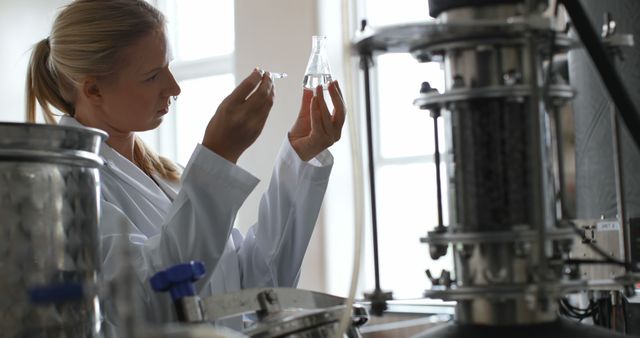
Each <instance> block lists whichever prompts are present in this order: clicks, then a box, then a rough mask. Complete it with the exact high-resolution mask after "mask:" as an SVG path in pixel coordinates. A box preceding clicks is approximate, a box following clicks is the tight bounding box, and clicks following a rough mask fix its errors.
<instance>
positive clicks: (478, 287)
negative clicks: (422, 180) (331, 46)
mask: <svg viewBox="0 0 640 338" xmlns="http://www.w3.org/2000/svg"><path fill="white" fill-rule="evenodd" d="M560 2H561V3H562V4H563V6H564V8H565V9H566V11H567V13H568V14H569V16H570V18H571V23H572V25H573V27H574V28H575V31H572V32H573V33H571V34H569V30H567V29H565V28H566V27H565V26H560V25H559V22H558V20H557V14H556V16H554V15H544V14H543V13H544V12H545V11H549V10H551V11H552V12H553V10H554V9H555V11H556V13H557V10H558V9H557V8H549V6H548V3H547V1H539V0H527V1H518V0H483V1H466V0H430V1H429V6H430V7H429V8H430V12H431V15H432V16H434V17H437V21H436V22H434V23H418V24H406V25H398V26H388V27H383V28H380V29H378V30H375V29H373V30H370V33H367V34H366V35H364V36H362V37H361V38H359V39H358V41H356V42H355V44H354V49H355V50H356V51H357V53H358V55H359V56H360V60H361V62H360V65H361V68H362V70H363V73H364V84H365V97H366V100H365V104H366V112H367V125H368V126H369V130H368V135H367V136H368V140H369V146H370V147H371V144H372V142H371V130H370V125H371V109H370V106H371V105H370V97H369V91H370V88H369V87H370V83H369V77H370V75H369V72H370V70H371V67H373V56H374V55H377V54H380V53H393V52H402V53H411V54H412V55H413V56H414V57H415V58H416V59H417V60H418V62H427V61H438V62H441V63H442V64H443V67H444V70H445V86H446V89H445V92H444V93H438V92H437V91H436V90H434V89H432V88H431V86H430V85H429V84H428V83H423V85H422V88H420V95H419V96H418V98H416V99H415V101H414V105H416V106H418V107H420V108H421V109H425V110H427V111H429V112H430V114H431V117H433V119H434V120H436V119H438V118H444V119H445V131H444V132H445V136H446V139H447V149H446V153H447V155H448V156H447V158H448V159H449V162H448V163H447V167H448V174H449V175H448V176H449V178H450V182H451V183H450V186H453V187H452V188H450V191H449V196H448V198H449V201H450V205H452V209H451V212H450V213H449V214H450V215H452V216H451V219H450V225H449V226H445V225H444V224H443V221H442V217H441V215H442V210H441V203H440V199H442V198H446V197H445V196H442V194H441V192H440V188H439V187H440V181H439V180H440V174H439V172H438V171H439V168H440V165H439V164H440V163H439V161H440V150H439V145H438V127H437V123H434V126H435V127H434V128H435V145H436V147H435V149H436V154H435V159H436V163H435V165H436V180H437V182H438V184H437V186H438V198H439V203H438V211H439V215H440V217H439V224H438V225H437V226H436V227H435V229H434V230H433V231H430V232H429V233H428V235H427V236H426V237H425V238H422V239H421V241H422V242H423V243H426V244H427V245H428V246H429V252H430V255H431V257H432V258H433V259H437V258H439V257H442V256H443V255H444V254H445V253H446V252H447V250H449V249H450V250H453V254H454V259H455V271H454V272H453V273H451V272H448V271H444V272H443V273H442V275H441V276H433V274H432V273H431V272H430V271H428V272H427V274H428V277H429V278H430V279H431V281H432V285H433V287H432V288H431V289H429V290H427V291H425V296H426V297H430V298H441V299H444V300H454V301H456V302H457V305H456V320H455V323H453V324H450V325H448V326H445V327H444V328H441V329H438V330H436V331H433V332H427V333H425V334H424V336H425V337H459V336H479V337H485V336H487V337H489V336H490V337H511V336H516V335H517V336H521V337H540V336H543V335H544V336H551V337H556V336H557V337H565V336H580V337H605V336H606V337H609V336H612V335H613V333H611V332H609V331H606V330H603V329H600V328H597V327H585V326H576V325H573V324H569V323H568V322H566V321H561V320H559V312H560V309H559V304H560V305H562V304H563V303H561V302H559V301H560V300H561V299H562V300H564V297H565V295H567V294H570V293H572V292H578V291H581V290H590V289H594V287H595V288H599V289H602V290H612V291H615V292H617V293H618V295H621V294H622V293H626V294H628V295H630V294H632V293H633V282H634V280H635V279H636V278H637V276H636V274H635V272H636V271H637V266H636V264H635V263H634V262H633V260H632V257H631V252H632V245H631V243H632V241H631V238H632V237H631V236H632V234H631V231H630V222H629V221H628V219H627V218H626V216H625V213H624V199H623V197H624V193H623V189H622V183H621V177H622V173H621V170H620V163H621V162H620V148H619V145H617V144H616V140H619V138H618V137H619V136H618V132H617V131H616V129H615V127H616V126H617V121H618V115H617V114H615V111H616V110H615V109H614V110H612V111H613V112H614V115H613V117H612V121H614V123H612V126H613V127H614V129H613V135H614V136H613V140H614V141H613V148H609V151H610V152H612V153H614V155H615V159H614V161H610V162H608V163H609V164H610V165H611V167H615V169H616V170H615V177H616V182H610V183H612V184H611V189H613V191H615V192H616V193H615V194H614V196H615V195H617V196H618V200H617V204H618V217H619V218H618V219H614V220H613V222H609V223H606V222H599V221H598V220H593V219H591V220H576V219H575V218H574V217H572V216H571V215H570V213H569V212H568V211H567V206H566V205H565V202H566V198H567V197H566V196H567V193H566V191H564V189H565V187H566V185H565V183H564V161H563V151H565V149H563V145H562V142H561V133H562V130H563V128H562V121H563V119H562V114H563V106H565V105H566V104H567V103H569V102H570V101H571V100H572V99H573V98H574V96H575V95H576V91H575V89H574V88H573V87H572V86H571V85H570V84H569V83H568V82H567V79H566V78H563V77H562V76H559V75H558V74H557V73H556V72H555V71H554V67H553V66H554V61H555V57H556V56H558V55H566V54H567V53H568V52H570V51H573V50H579V49H584V50H586V51H587V52H588V56H589V58H588V59H592V60H593V61H594V62H595V63H596V66H597V69H598V72H599V75H600V78H601V79H602V82H603V83H604V84H605V88H606V89H607V91H608V93H609V94H610V96H611V97H612V102H613V104H614V105H615V108H617V110H618V111H619V112H620V114H621V115H620V116H621V119H622V121H624V124H625V125H626V126H627V127H628V128H629V130H631V135H632V137H633V140H635V141H636V142H635V144H633V143H632V145H633V146H635V149H636V151H637V149H640V147H639V146H640V142H638V141H639V140H640V136H638V135H637V129H635V127H638V126H640V124H638V121H640V116H639V115H637V112H636V111H635V108H634V105H633V103H632V102H631V100H630V97H629V96H628V94H627V92H626V91H625V88H624V87H623V86H622V83H621V81H620V78H619V77H617V76H616V74H617V73H616V71H615V68H613V66H612V64H611V62H610V59H611V58H612V56H611V53H610V51H611V49H612V48H615V49H619V48H620V47H624V46H629V45H631V44H632V43H633V40H632V37H629V36H615V37H613V35H612V34H611V33H613V30H612V29H611V28H612V25H611V24H610V23H608V25H606V26H605V27H608V28H609V30H608V33H607V34H605V35H606V36H605V38H606V39H604V41H600V40H601V38H600V36H598V35H595V31H594V30H593V28H592V27H591V25H590V23H589V22H588V19H587V17H586V14H585V12H584V9H583V7H582V5H581V4H580V2H578V1H577V0H565V1H560ZM600 5H601V6H606V5H604V4H602V3H600ZM365 24H366V23H365ZM363 31H364V28H363ZM605 46H606V48H605ZM586 61H587V58H585V57H584V56H583V60H582V61H581V62H586ZM590 80H595V81H600V79H593V78H592V79H590ZM583 84H584V83H583ZM579 94H580V95H585V93H579ZM586 95H588V94H586ZM623 111H624V112H623ZM580 113H582V112H581V111H576V114H580ZM370 161H371V158H370ZM370 168H372V166H370ZM369 174H370V176H371V187H372V188H371V190H372V204H373V205H374V206H375V196H374V193H375V185H374V179H373V174H374V173H373V170H371V171H370V172H369ZM621 199H622V201H621ZM613 203H615V201H614V202H613ZM373 210H374V213H375V208H373ZM608 217H614V218H615V217H616V215H615V214H613V215H610V216H608ZM375 223H376V222H375V214H374V215H373V225H374V240H375V232H376V224H375ZM606 224H608V226H609V229H608V230H616V231H614V232H611V235H610V237H611V236H613V237H611V238H612V241H611V243H615V244H614V246H612V247H606V248H605V249H603V248H602V247H600V246H599V245H601V243H604V242H605V241H604V240H602V241H598V240H596V239H595V238H593V239H591V240H589V239H588V238H587V237H588V236H590V234H589V231H590V230H592V229H595V230H598V229H604V227H606V226H607V225H606ZM592 233H595V232H593V231H592ZM576 235H577V236H576ZM576 238H579V240H578V242H579V243H580V244H578V245H574V241H575V240H576ZM374 245H375V244H374ZM613 248H619V249H620V250H614V251H615V253H613V252H612V250H613ZM374 252H375V248H374ZM376 261H377V260H376ZM586 266H599V267H607V268H604V269H605V270H606V271H607V274H606V276H605V278H602V279H601V280H599V281H597V282H595V283H594V281H593V279H589V278H588V277H590V276H589V274H582V275H581V273H580V272H579V271H581V270H579V268H583V270H582V271H591V270H590V269H588V268H587V269H585V268H584V267H586ZM612 266H613V267H614V269H612V268H611V267H612ZM584 277H587V278H584ZM607 295H608V294H607ZM386 298H387V297H385V292H383V291H382V290H381V289H380V287H379V283H378V282H377V283H376V290H375V291H374V292H373V293H371V294H370V299H371V300H372V302H373V303H374V305H373V307H372V308H373V309H374V313H375V312H377V313H381V312H382V310H384V308H385V306H384V302H385V300H386ZM376 309H377V310H378V311H375V310H376Z"/></svg>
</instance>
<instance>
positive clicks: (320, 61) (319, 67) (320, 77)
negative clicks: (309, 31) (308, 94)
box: [303, 35, 331, 89]
mask: <svg viewBox="0 0 640 338" xmlns="http://www.w3.org/2000/svg"><path fill="white" fill-rule="evenodd" d="M311 39H312V40H311V47H312V49H311V55H310V56H309V63H308V64H307V70H306V71H305V72H304V80H303V86H304V88H308V89H315V88H316V87H317V86H319V85H321V86H322V87H323V88H324V89H327V86H328V85H329V82H331V67H329V58H328V57H327V47H326V45H327V37H326V36H319V35H314V36H312V37H311Z"/></svg>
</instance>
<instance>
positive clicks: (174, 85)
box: [166, 71, 181, 96]
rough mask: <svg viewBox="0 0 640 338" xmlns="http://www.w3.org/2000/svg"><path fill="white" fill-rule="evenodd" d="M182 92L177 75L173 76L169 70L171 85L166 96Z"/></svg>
mask: <svg viewBox="0 0 640 338" xmlns="http://www.w3.org/2000/svg"><path fill="white" fill-rule="evenodd" d="M180 92H181V89H180V85H178V82H177V81H176V79H175V77H173V74H172V73H171V71H169V86H168V87H167V90H166V96H178V95H180Z"/></svg>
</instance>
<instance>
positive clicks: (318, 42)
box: [311, 36, 327, 53]
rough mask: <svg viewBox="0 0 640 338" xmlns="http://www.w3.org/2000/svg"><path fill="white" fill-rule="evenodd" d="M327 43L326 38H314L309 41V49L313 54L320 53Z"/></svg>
mask: <svg viewBox="0 0 640 338" xmlns="http://www.w3.org/2000/svg"><path fill="white" fill-rule="evenodd" d="M326 42H327V37H325V36H314V37H313V39H312V41H311V49H312V51H313V52H314V53H320V52H321V51H323V50H324V49H325V45H326Z"/></svg>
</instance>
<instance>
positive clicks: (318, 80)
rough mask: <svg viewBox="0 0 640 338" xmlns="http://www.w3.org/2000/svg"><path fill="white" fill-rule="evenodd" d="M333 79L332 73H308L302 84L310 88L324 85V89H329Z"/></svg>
mask: <svg viewBox="0 0 640 338" xmlns="http://www.w3.org/2000/svg"><path fill="white" fill-rule="evenodd" d="M331 80H332V79H331V74H306V75H305V76H304V79H303V80H302V84H303V86H304V88H308V89H315V88H316V87H317V86H322V88H323V89H327V86H328V85H329V82H331Z"/></svg>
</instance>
